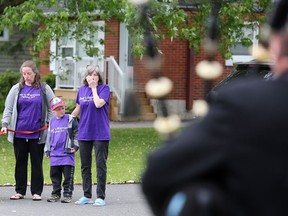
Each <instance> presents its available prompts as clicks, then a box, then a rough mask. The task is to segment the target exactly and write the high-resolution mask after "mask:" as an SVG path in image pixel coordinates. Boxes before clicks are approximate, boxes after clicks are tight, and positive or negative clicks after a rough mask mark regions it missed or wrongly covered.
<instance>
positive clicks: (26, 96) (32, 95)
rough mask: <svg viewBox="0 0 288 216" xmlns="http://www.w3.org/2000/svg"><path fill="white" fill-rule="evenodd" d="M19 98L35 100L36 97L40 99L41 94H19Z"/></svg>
mask: <svg viewBox="0 0 288 216" xmlns="http://www.w3.org/2000/svg"><path fill="white" fill-rule="evenodd" d="M19 96H20V97H21V98H28V99H33V98H35V97H40V94H39V93H36V94H29V93H27V94H25V93H24V94H23V93H22V94H19Z"/></svg>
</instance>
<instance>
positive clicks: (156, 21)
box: [0, 0, 271, 58]
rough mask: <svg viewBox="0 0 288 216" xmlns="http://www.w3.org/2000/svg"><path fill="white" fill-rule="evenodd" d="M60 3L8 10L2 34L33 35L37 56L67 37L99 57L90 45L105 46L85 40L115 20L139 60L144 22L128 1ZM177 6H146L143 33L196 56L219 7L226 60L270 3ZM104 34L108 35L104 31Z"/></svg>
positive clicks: (173, 2)
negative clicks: (184, 44)
mask: <svg viewBox="0 0 288 216" xmlns="http://www.w3.org/2000/svg"><path fill="white" fill-rule="evenodd" d="M61 2H62V1H55V0H29V1H25V2H24V3H23V4H21V5H19V6H16V7H6V9H5V10H4V13H3V14H2V15H1V16H0V19H1V23H0V29H1V28H3V27H4V26H7V27H9V28H10V29H12V28H14V27H18V28H19V29H21V30H23V31H34V30H36V32H35V33H34V34H33V37H31V40H30V45H31V47H32V46H33V48H34V50H35V51H36V52H40V51H41V50H42V49H43V48H44V47H45V46H46V44H47V42H48V41H49V40H50V39H52V40H55V41H57V42H60V39H61V38H62V37H65V36H67V35H68V33H69V35H70V36H71V38H74V39H76V40H77V41H78V42H82V44H84V47H86V51H87V54H88V55H89V56H97V55H99V50H98V49H97V48H95V47H94V46H93V44H94V43H95V42H99V43H101V44H103V41H97V39H96V41H95V38H93V39H92V38H90V39H87V35H89V34H90V35H93V34H94V33H95V32H97V31H103V29H101V28H100V27H99V26H94V25H93V23H92V21H95V20H104V21H108V22H109V21H110V20H111V19H117V20H119V21H120V22H124V23H126V24H127V28H128V30H129V32H130V34H131V41H132V44H133V47H132V49H133V53H134V54H135V55H136V56H141V55H142V54H143V52H144V48H143V33H144V29H143V27H144V24H143V19H142V17H141V16H139V15H140V14H139V11H138V9H137V7H136V6H135V5H132V4H131V3H130V2H129V0H110V1H107V0H82V1H76V0H71V1H65V5H63V4H61ZM178 2H179V1H177V0H170V1H166V0H165V1H159V0H150V1H149V4H150V5H151V8H150V9H149V11H148V14H149V19H148V23H145V25H146V27H147V25H148V26H149V27H150V29H151V31H153V33H154V34H155V37H156V38H157V39H162V38H170V39H171V40H174V39H175V38H179V39H181V40H185V41H188V42H189V44H190V47H192V48H194V49H195V50H196V51H199V50H200V46H201V42H202V39H203V38H204V37H205V35H206V33H207V32H206V30H207V25H208V24H209V17H210V15H211V8H212V5H211V4H215V5H216V6H218V5H219V6H220V10H219V29H220V31H219V38H220V41H219V44H220V48H219V49H220V52H221V54H222V55H223V56H224V57H229V56H231V53H230V47H232V46H234V45H235V44H236V43H238V42H239V41H241V42H243V45H246V46H249V45H250V44H251V41H249V38H248V37H247V36H245V35H243V27H244V26H245V25H246V23H247V22H248V23H252V24H251V25H255V26H257V27H259V26H261V25H262V24H263V22H265V20H266V12H267V11H268V10H269V9H270V6H271V0H258V1H251V0H242V1H232V0H213V1H211V0H202V1H199V0H194V1H187V2H190V6H191V5H192V6H193V7H192V9H190V10H188V11H184V10H183V9H180V8H179V7H178ZM40 3H41V5H42V6H43V7H41V8H40V7H38V5H39V4H40ZM44 8H46V9H47V8H49V9H50V10H52V9H54V13H44ZM105 31H109V29H108V28H107V26H106V27H105ZM93 40H94V41H93ZM92 41H93V42H92ZM91 43H92V45H91ZM76 58H77V57H76Z"/></svg>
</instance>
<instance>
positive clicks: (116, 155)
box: [0, 128, 160, 185]
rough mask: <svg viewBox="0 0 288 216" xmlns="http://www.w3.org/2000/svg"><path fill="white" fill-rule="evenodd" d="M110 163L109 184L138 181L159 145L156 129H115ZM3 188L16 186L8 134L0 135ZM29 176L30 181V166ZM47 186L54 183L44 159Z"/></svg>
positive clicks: (0, 181) (77, 170) (78, 172)
mask: <svg viewBox="0 0 288 216" xmlns="http://www.w3.org/2000/svg"><path fill="white" fill-rule="evenodd" d="M111 136H112V140H111V141H110V143H109V156H108V161H107V167H108V173H107V174H108V175H107V183H126V182H130V181H132V182H139V181H140V177H141V173H142V171H143V169H144V168H145V162H146V157H147V154H148V153H149V152H150V151H151V150H152V149H154V148H155V147H156V146H157V145H158V144H159V142H160V136H159V135H158V133H157V132H156V131H155V130H154V129H153V128H112V129H111ZM0 161H1V163H0V173H1V175H0V185H14V184H15V180H14V166H15V159H14V153H13V145H12V144H11V143H9V142H8V141H7V135H1V136H0ZM92 164H93V169H92V175H93V182H95V183H96V172H95V170H96V168H95V160H94V155H93V163H92ZM28 168H29V172H28V173H29V176H28V180H29V179H30V165H29V166H28ZM43 169H44V180H45V184H51V180H50V177H49V170H50V167H49V160H48V159H47V158H46V157H44V160H43ZM74 180H75V184H80V183H81V182H82V180H81V167H80V158H79V152H77V153H76V165H75V176H74Z"/></svg>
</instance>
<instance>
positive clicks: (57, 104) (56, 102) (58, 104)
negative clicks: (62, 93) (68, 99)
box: [50, 97, 65, 110]
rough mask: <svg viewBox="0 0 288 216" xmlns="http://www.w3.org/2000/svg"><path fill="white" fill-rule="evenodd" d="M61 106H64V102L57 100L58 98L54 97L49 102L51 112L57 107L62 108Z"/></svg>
mask: <svg viewBox="0 0 288 216" xmlns="http://www.w3.org/2000/svg"><path fill="white" fill-rule="evenodd" d="M62 106H65V103H64V101H63V100H62V99H61V98H59V97H55V98H53V99H52V100H51V102H50V108H51V110H55V109H56V108H57V107H62Z"/></svg>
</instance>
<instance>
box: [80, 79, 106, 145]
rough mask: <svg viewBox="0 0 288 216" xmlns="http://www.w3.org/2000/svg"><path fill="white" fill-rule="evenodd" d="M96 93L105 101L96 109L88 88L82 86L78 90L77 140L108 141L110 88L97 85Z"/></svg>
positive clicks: (90, 90)
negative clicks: (78, 119)
mask: <svg viewBox="0 0 288 216" xmlns="http://www.w3.org/2000/svg"><path fill="white" fill-rule="evenodd" d="M97 93H98V95H99V97H100V98H102V99H103V100H105V101H106V104H105V105H104V106H103V107H101V108H96V106H95V104H94V101H93V93H92V89H91V88H90V87H88V86H85V85H83V86H81V87H80V88H79V91H78V94H77V98H76V103H77V104H79V105H80V121H79V131H78V140H110V123H109V116H108V110H109V103H110V88H109V86H108V85H104V84H103V85H98V86H97Z"/></svg>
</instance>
